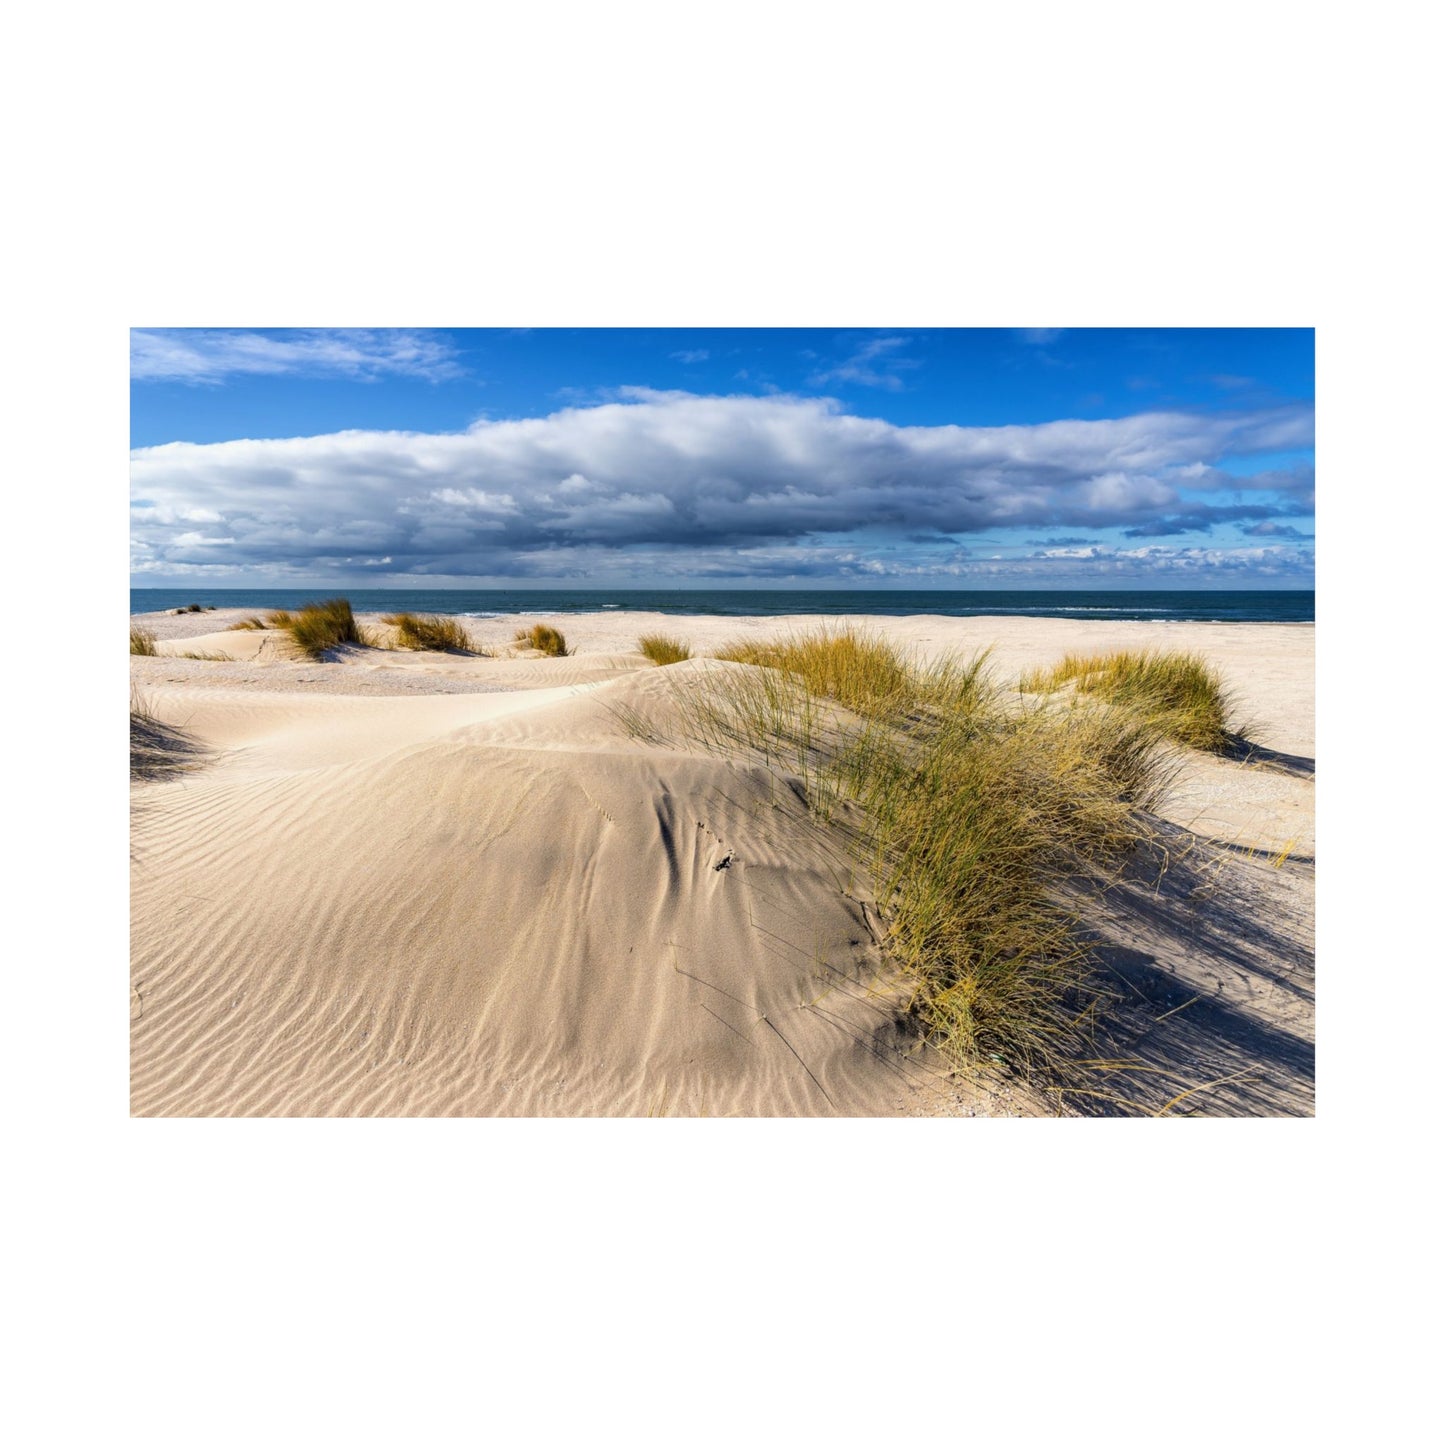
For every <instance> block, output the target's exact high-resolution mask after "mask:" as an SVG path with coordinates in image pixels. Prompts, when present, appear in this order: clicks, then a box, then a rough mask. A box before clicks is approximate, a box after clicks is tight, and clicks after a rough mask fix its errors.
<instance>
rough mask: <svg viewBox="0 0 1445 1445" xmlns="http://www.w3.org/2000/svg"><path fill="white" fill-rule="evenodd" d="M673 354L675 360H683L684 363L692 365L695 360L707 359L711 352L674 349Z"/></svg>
mask: <svg viewBox="0 0 1445 1445" xmlns="http://www.w3.org/2000/svg"><path fill="white" fill-rule="evenodd" d="M671 355H672V359H673V360H674V361H681V362H682V363H684V365H687V366H691V365H692V364H693V363H694V362H698V361H706V360H707V359H708V357H709V356H710V355H711V353H710V352H707V351H674V352H672V353H671Z"/></svg>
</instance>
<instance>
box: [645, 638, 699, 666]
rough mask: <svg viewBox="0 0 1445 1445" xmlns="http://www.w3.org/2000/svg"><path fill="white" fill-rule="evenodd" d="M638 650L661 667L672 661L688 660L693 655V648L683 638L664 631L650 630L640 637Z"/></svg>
mask: <svg viewBox="0 0 1445 1445" xmlns="http://www.w3.org/2000/svg"><path fill="white" fill-rule="evenodd" d="M637 650H638V651H639V652H640V653H641V654H642V655H643V656H644V657H646V658H650V659H651V660H652V661H653V662H655V663H656V664H657V665H658V666H659V667H666V666H667V665H668V663H670V662H686V661H687V660H688V659H689V658H690V657H691V656H692V648H690V647H689V646H688V645H687V643H685V642H684V641H683V640H682V638H680V637H669V636H668V635H667V634H665V633H662V632H649V633H647V634H646V635H645V636H642V637H639V638H638V639H637Z"/></svg>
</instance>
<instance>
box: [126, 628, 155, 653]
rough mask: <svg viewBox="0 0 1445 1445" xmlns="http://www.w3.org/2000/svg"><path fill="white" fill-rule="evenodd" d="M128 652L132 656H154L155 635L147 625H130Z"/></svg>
mask: <svg viewBox="0 0 1445 1445" xmlns="http://www.w3.org/2000/svg"><path fill="white" fill-rule="evenodd" d="M130 652H131V656H132V657H154V656H155V655H156V635H155V633H154V632H152V631H151V630H150V628H149V627H136V626H134V625H132V626H131V629H130Z"/></svg>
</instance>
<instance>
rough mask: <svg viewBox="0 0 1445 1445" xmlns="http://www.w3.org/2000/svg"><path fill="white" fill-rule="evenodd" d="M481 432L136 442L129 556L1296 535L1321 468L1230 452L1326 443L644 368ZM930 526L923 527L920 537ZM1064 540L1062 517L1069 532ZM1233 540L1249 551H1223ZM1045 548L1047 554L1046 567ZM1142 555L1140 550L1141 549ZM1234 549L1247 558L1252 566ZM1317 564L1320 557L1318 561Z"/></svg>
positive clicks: (757, 549) (444, 571)
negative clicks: (660, 373) (921, 418)
mask: <svg viewBox="0 0 1445 1445" xmlns="http://www.w3.org/2000/svg"><path fill="white" fill-rule="evenodd" d="M619 395H620V397H621V399H620V400H616V401H610V402H607V403H604V404H601V405H593V406H586V407H571V408H566V409H563V410H560V411H557V412H555V413H553V414H552V415H550V416H545V417H538V418H530V419H524V420H511V421H484V422H478V423H477V424H476V425H474V426H473V427H471V428H470V429H469V430H467V431H465V432H459V433H449V434H427V433H418V432H372V431H348V432H339V433H335V434H331V435H326V436H313V437H300V438H292V439H284V440H241V441H230V442H221V443H214V444H209V445H197V444H191V443H172V444H169V445H166V446H158V447H149V448H142V449H139V450H137V451H135V452H133V453H132V457H131V475H132V484H133V502H132V506H133V511H132V518H133V525H132V543H133V551H134V558H133V571H134V572H135V573H136V574H137V575H138V577H140V578H141V579H144V578H145V576H146V575H147V574H155V575H177V576H182V575H195V574H198V573H199V574H208V575H211V576H212V577H214V578H215V579H216V580H217V582H218V583H219V582H224V581H225V580H226V579H227V578H230V579H233V580H234V578H235V577H236V575H237V574H238V573H242V572H251V573H257V574H265V575H267V576H270V577H284V576H297V577H300V576H305V577H306V578H308V580H309V579H310V578H313V577H326V576H330V575H341V574H356V575H371V576H375V574H376V573H377V571H379V570H384V571H385V573H386V574H387V575H396V576H404V577H415V578H436V579H442V578H446V579H457V580H466V579H472V578H511V577H515V578H524V577H538V578H567V577H577V578H593V579H595V580H606V581H612V582H616V581H619V580H632V581H633V582H634V583H638V584H643V585H646V584H647V583H649V582H651V581H654V580H658V579H661V578H671V579H678V578H698V579H708V578H724V577H726V578H733V579H736V578H742V577H748V578H757V579H759V580H781V579H783V578H798V579H810V578H819V579H821V578H826V577H830V576H831V577H836V578H838V579H839V580H842V581H847V580H849V579H855V578H862V579H869V578H871V579H874V580H880V581H882V580H886V579H888V578H890V577H892V578H897V579H898V580H899V581H900V582H901V583H906V582H907V581H908V580H909V579H910V578H913V579H921V578H924V577H937V578H940V579H943V578H948V577H967V576H971V575H978V576H987V575H989V569H990V565H991V564H992V563H993V562H994V561H995V559H993V558H991V557H989V556H987V555H986V553H987V551H991V550H993V549H991V548H987V546H986V538H987V535H988V534H989V533H990V532H994V531H998V530H1000V529H1011V528H1030V529H1039V530H1040V532H1041V533H1044V534H1045V535H1046V534H1047V532H1049V531H1059V532H1064V533H1066V534H1068V535H1067V536H1066V537H1063V538H1060V539H1059V540H1067V541H1069V542H1074V541H1075V540H1076V538H1075V537H1074V536H1073V533H1075V532H1076V531H1079V530H1081V529H1083V530H1089V531H1094V532H1097V531H1098V530H1099V529H1102V528H1119V529H1123V531H1122V532H1121V535H1123V536H1133V537H1138V538H1140V539H1141V540H1143V539H1147V538H1149V537H1152V536H1167V535H1171V534H1175V533H1180V532H1187V531H1195V532H1204V531H1207V530H1208V529H1209V528H1210V527H1212V526H1214V525H1218V524H1219V523H1222V522H1238V521H1249V522H1251V523H1254V524H1255V525H1256V527H1257V528H1258V529H1260V530H1258V532H1257V535H1259V536H1261V537H1264V536H1275V537H1280V538H1289V537H1291V536H1297V535H1299V534H1298V533H1297V532H1292V531H1291V530H1290V529H1289V528H1288V526H1287V524H1285V523H1283V522H1280V523H1278V524H1277V526H1278V529H1277V530H1276V531H1274V532H1273V533H1271V532H1270V531H1269V530H1268V529H1267V524H1268V523H1270V522H1271V521H1274V520H1275V519H1280V518H1298V517H1301V516H1306V515H1308V514H1309V512H1310V509H1311V508H1312V505H1313V490H1312V488H1313V477H1312V471H1311V470H1310V469H1308V468H1294V469H1286V470H1276V471H1272V472H1265V473H1262V474H1260V475H1259V476H1255V477H1239V476H1236V475H1233V474H1232V473H1230V472H1227V471H1225V470H1222V469H1221V466H1220V463H1222V462H1226V461H1229V460H1230V459H1232V458H1244V457H1248V456H1251V455H1259V454H1267V453H1272V452H1289V451H1298V450H1301V449H1304V448H1308V447H1310V446H1311V445H1312V442H1313V413H1312V409H1311V408H1310V407H1308V406H1288V407H1281V408H1275V409H1271V410H1267V411H1255V412H1242V413H1228V414H1226V413H1209V414H1190V413H1183V412H1154V413H1146V414H1141V415H1137V416H1132V417H1124V418H1119V419H1116V420H1109V421H1055V422H1047V423H1042V424H1039V425H1032V426H1005V427H959V426H928V427H920V426H897V425H894V424H892V423H889V422H885V421H880V420H877V419H872V418H867V417H859V416H854V415H850V414H848V413H846V412H844V411H843V410H842V409H841V407H840V406H839V405H838V404H837V403H836V402H833V401H830V400H826V399H816V398H800V397H796V396H774V397H754V396H698V395H694V394H692V393H687V392H666V393H662V392H651V391H639V390H628V391H624V392H622V393H619ZM930 537H931V538H936V539H937V540H936V543H935V544H934V545H933V546H929V545H928V544H927V543H926V542H925V541H923V539H924V538H930ZM1050 540H1053V539H1052V538H1051V539H1050ZM1231 557H1232V559H1233V560H1231ZM1026 561H1027V565H1022V564H1021V563H1020V561H1019V560H1018V559H1013V560H1011V561H1010V563H1009V565H1010V567H1012V568H1013V570H1014V572H1015V573H1016V574H1017V575H1020V576H1025V577H1026V576H1032V575H1035V574H1044V575H1048V576H1050V577H1054V576H1059V575H1061V574H1062V573H1063V572H1064V571H1066V570H1067V568H1066V567H1065V566H1063V565H1061V564H1062V563H1065V562H1066V563H1067V564H1068V565H1069V566H1072V567H1073V568H1074V569H1075V570H1076V571H1079V569H1083V571H1082V572H1080V575H1083V573H1085V572H1087V573H1089V574H1091V575H1097V576H1105V575H1113V576H1116V577H1124V576H1126V575H1127V576H1135V575H1137V576H1140V577H1144V576H1149V575H1155V574H1162V573H1164V572H1170V571H1172V572H1176V573H1177V572H1179V571H1180V570H1181V569H1182V570H1183V571H1185V572H1191V573H1198V574H1201V575H1202V574H1203V573H1206V572H1208V571H1209V570H1210V569H1213V570H1214V571H1216V572H1221V573H1223V572H1228V571H1230V570H1231V569H1232V568H1234V563H1236V562H1237V563H1238V564H1239V569H1243V570H1244V571H1250V570H1253V571H1255V572H1258V573H1259V574H1260V575H1276V574H1272V573H1271V572H1270V569H1271V568H1285V569H1288V568H1289V567H1290V566H1294V567H1296V568H1297V569H1298V568H1299V567H1302V566H1305V565H1306V563H1307V561H1308V553H1306V552H1305V551H1303V550H1302V549H1301V548H1299V547H1297V546H1293V545H1286V546H1280V545H1275V546H1272V547H1271V546H1266V547H1253V548H1244V549H1239V553H1238V555H1235V554H1231V555H1230V556H1226V555H1225V554H1224V552H1223V551H1222V550H1221V549H1210V548H1199V547H1196V548H1186V549H1182V550H1181V549H1175V550H1166V549H1162V548H1159V547H1156V546H1141V547H1137V548H1123V549H1118V550H1113V551H1111V550H1110V549H1099V548H1090V547H1065V548H1057V547H1048V546H1044V547H1042V548H1041V549H1040V550H1038V551H1036V552H1034V553H1032V554H1030V556H1029V557H1028V558H1027V559H1026ZM1030 569H1033V570H1032V571H1031V570H1030ZM1131 569H1132V570H1131ZM1239 569H1234V570H1239ZM1306 580H1307V579H1306Z"/></svg>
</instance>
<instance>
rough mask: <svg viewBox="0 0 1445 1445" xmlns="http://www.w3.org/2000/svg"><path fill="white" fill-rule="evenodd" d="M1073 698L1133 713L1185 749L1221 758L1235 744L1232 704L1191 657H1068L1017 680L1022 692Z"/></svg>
mask: <svg viewBox="0 0 1445 1445" xmlns="http://www.w3.org/2000/svg"><path fill="white" fill-rule="evenodd" d="M1069 683H1073V685H1074V689H1075V691H1076V692H1078V693H1081V694H1084V695H1087V696H1094V697H1098V698H1101V699H1102V700H1103V701H1105V702H1109V703H1114V704H1116V705H1117V706H1120V707H1125V708H1129V709H1131V710H1133V711H1134V712H1136V713H1138V714H1140V715H1141V716H1143V717H1146V718H1148V719H1149V720H1150V721H1152V722H1153V723H1154V724H1155V725H1156V726H1157V727H1158V728H1159V729H1160V731H1161V732H1162V733H1163V734H1164V735H1165V736H1166V737H1168V738H1170V739H1172V740H1173V741H1174V742H1177V743H1182V744H1183V745H1184V746H1185V747H1191V748H1199V749H1201V750H1202V751H1204V752H1210V753H1221V752H1225V751H1226V750H1228V749H1229V748H1230V747H1232V746H1234V745H1235V743H1236V742H1237V741H1238V740H1239V736H1240V735H1239V733H1238V731H1231V728H1230V722H1231V717H1230V714H1231V712H1232V711H1233V699H1232V698H1231V696H1230V694H1229V692H1228V691H1227V690H1226V689H1225V686H1224V683H1223V680H1222V679H1221V677H1220V675H1219V671H1218V669H1216V668H1215V667H1213V666H1211V665H1210V664H1209V663H1208V662H1206V661H1205V660H1204V658H1202V657H1200V656H1199V655H1198V654H1197V653H1192V652H1165V651H1121V652H1109V653H1102V654H1100V655H1099V656H1096V657H1084V656H1080V655H1078V654H1076V653H1068V654H1066V655H1065V656H1064V658H1063V659H1062V660H1061V661H1060V662H1058V663H1057V664H1055V666H1053V667H1052V668H1040V669H1038V670H1036V671H1034V672H1032V673H1029V674H1027V675H1025V676H1024V677H1022V678H1021V679H1020V680H1019V686H1020V687H1021V688H1022V689H1023V690H1024V691H1025V692H1045V693H1052V692H1057V691H1058V690H1059V689H1060V688H1063V687H1065V686H1066V685H1067V684H1069Z"/></svg>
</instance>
